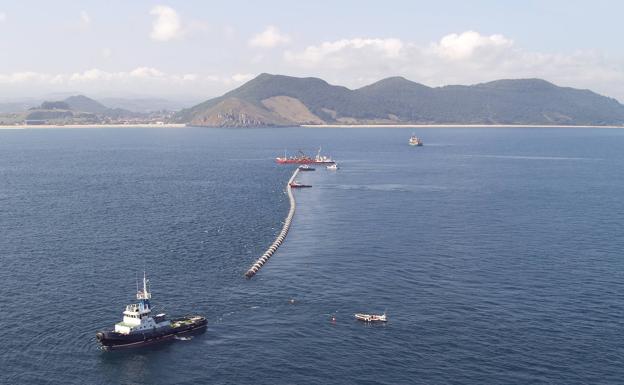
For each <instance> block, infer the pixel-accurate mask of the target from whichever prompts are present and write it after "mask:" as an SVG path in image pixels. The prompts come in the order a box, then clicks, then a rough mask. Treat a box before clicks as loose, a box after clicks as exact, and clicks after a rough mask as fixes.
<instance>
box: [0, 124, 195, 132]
mask: <svg viewBox="0 0 624 385" xmlns="http://www.w3.org/2000/svg"><path fill="white" fill-rule="evenodd" d="M138 127H150V128H151V127H168V128H173V127H176V128H178V127H186V125H185V124H181V123H167V124H149V123H145V124H65V125H57V124H19V125H11V126H2V125H0V130H26V129H30V128H43V129H49V128H138Z"/></svg>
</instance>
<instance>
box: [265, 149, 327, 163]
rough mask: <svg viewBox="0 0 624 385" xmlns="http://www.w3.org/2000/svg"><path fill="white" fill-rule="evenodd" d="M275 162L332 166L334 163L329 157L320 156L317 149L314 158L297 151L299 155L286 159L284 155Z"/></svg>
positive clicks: (319, 151)
mask: <svg viewBox="0 0 624 385" xmlns="http://www.w3.org/2000/svg"><path fill="white" fill-rule="evenodd" d="M275 161H276V162H277V163H279V164H332V163H336V162H334V161H333V160H332V159H331V158H330V157H328V156H324V155H321V149H320V148H319V150H318V152H317V153H316V156H315V157H314V158H312V157H311V156H308V155H306V154H304V153H303V152H302V151H299V155H296V156H290V157H287V156H286V154H285V153H284V157H283V158H281V157H277V158H275Z"/></svg>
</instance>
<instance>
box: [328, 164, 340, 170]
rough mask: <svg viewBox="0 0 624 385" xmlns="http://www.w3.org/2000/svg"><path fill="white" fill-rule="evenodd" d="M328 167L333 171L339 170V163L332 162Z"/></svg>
mask: <svg viewBox="0 0 624 385" xmlns="http://www.w3.org/2000/svg"><path fill="white" fill-rule="evenodd" d="M327 169H328V170H332V171H335V170H338V164H337V163H334V164H330V165H329V166H327Z"/></svg>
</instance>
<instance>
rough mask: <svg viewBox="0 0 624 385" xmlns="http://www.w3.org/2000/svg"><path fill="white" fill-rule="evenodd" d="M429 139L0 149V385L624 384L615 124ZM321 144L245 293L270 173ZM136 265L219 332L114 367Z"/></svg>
mask: <svg viewBox="0 0 624 385" xmlns="http://www.w3.org/2000/svg"><path fill="white" fill-rule="evenodd" d="M417 134H418V135H419V136H421V137H423V139H424V141H425V146H424V147H422V148H414V147H410V146H408V145H407V139H408V138H409V136H410V135H411V130H406V129H399V128H383V129H305V128H283V129H236V130H228V129H202V128H176V129H171V128H162V129H160V128H156V129H155V128H128V129H112V128H108V129H50V130H48V129H29V130H2V131H0V230H1V236H0V266H1V268H0V330H1V331H2V333H1V335H2V337H1V340H0V341H1V343H2V348H1V349H0V383H2V384H200V383H210V384H252V383H253V384H529V383H536V384H537V383H550V384H587V383H592V384H596V383H601V384H607V383H613V384H617V383H622V381H623V380H622V379H623V378H624V365H623V363H624V362H623V361H624V337H623V335H624V334H623V333H622V330H623V327H624V321H623V316H624V302H623V300H622V293H623V290H624V287H623V285H624V258H623V249H624V235H623V234H622V229H623V226H622V224H623V223H624V203H623V200H622V196H623V193H624V151H623V149H624V130H617V129H580V128H579V129H555V128H543V129H534V128H526V129H523V128H507V129H493V128H483V129H472V128H471V129H468V128H443V129H422V130H418V132H417ZM319 145H322V146H323V150H324V152H325V153H327V154H329V155H331V156H333V157H334V158H336V159H337V160H338V161H339V165H340V166H341V169H340V170H338V171H337V172H330V171H328V170H325V169H323V168H320V167H319V168H317V171H316V172H309V173H304V174H301V175H300V178H299V179H300V180H301V181H302V182H308V183H310V184H312V185H313V186H314V187H313V188H312V189H306V190H304V191H296V199H297V213H296V214H295V220H294V222H293V226H292V228H291V232H290V233H289V235H288V237H287V240H286V242H285V243H284V245H283V246H282V247H281V248H280V249H279V251H278V252H277V253H276V254H275V255H274V256H273V257H272V258H271V260H270V261H269V263H268V264H266V265H265V266H264V268H263V269H262V270H261V271H260V273H259V274H258V275H256V277H254V278H253V279H252V280H246V279H244V277H243V274H244V272H245V271H246V270H247V268H248V267H249V266H250V265H251V264H252V263H253V262H254V261H255V259H256V258H258V257H259V256H260V255H261V254H262V253H263V252H264V250H265V248H266V247H267V246H268V245H270V243H271V242H272V241H273V238H274V237H275V235H276V234H277V233H278V232H279V230H280V228H281V222H282V221H283V219H284V217H285V215H286V213H287V211H288V199H287V196H286V195H285V194H284V185H285V183H286V181H287V180H288V178H289V176H290V174H291V172H292V166H279V165H276V164H275V163H274V161H273V158H274V157H275V156H276V155H279V154H282V153H283V151H284V149H288V150H290V152H294V151H295V150H297V149H304V150H306V151H307V152H312V153H313V152H314V151H315V150H316V148H317V147H318V146H319ZM143 269H146V270H147V273H148V275H149V277H150V279H151V283H152V289H153V303H154V305H155V306H156V307H157V308H158V309H160V310H164V311H166V312H167V313H169V314H172V315H176V314H186V313H200V314H205V315H206V316H207V318H208V320H209V328H208V330H207V332H206V333H205V334H203V335H201V336H197V337H195V338H193V339H191V340H189V341H173V342H171V343H166V344H163V345H160V346H156V347H151V348H145V349H139V350H132V351H124V352H103V351H100V350H99V349H98V347H97V344H96V341H95V332H96V331H97V330H98V329H101V328H105V327H111V326H112V325H113V324H114V323H115V322H117V321H119V320H120V319H121V312H122V310H123V308H124V306H125V304H127V303H131V302H132V301H133V294H134V290H135V276H136V274H137V273H138V274H141V273H142V271H143ZM291 298H294V299H296V303H295V304H290V303H289V300H290V299H291ZM384 310H385V311H387V313H388V317H389V319H390V321H389V322H388V323H387V324H386V325H374V326H373V325H365V324H362V323H358V322H357V321H355V320H354V319H353V313H355V312H383V311H384ZM330 314H335V315H336V323H335V324H334V323H331V322H330Z"/></svg>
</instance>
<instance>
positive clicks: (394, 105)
mask: <svg viewBox="0 0 624 385" xmlns="http://www.w3.org/2000/svg"><path fill="white" fill-rule="evenodd" d="M175 119H176V120H177V121H179V122H184V123H188V124H191V125H200V126H232V127H237V126H243V127H245V126H288V125H298V124H322V123H329V124H332V123H334V124H335V123H344V124H373V123H374V124H537V125H548V124H569V125H622V124H624V106H623V105H622V104H620V103H618V102H617V101H616V100H615V99H612V98H608V97H605V96H601V95H598V94H596V93H594V92H592V91H589V90H579V89H574V88H568V87H559V86H556V85H554V84H552V83H549V82H547V81H545V80H541V79H514V80H497V81H493V82H489V83H481V84H476V85H470V86H444V87H435V88H432V87H427V86H425V85H422V84H419V83H415V82H412V81H410V80H407V79H405V78H402V77H391V78H387V79H383V80H380V81H378V82H376V83H373V84H371V85H368V86H365V87H362V88H359V89H355V90H351V89H348V88H346V87H341V86H334V85H331V84H328V83H327V82H325V81H324V80H321V79H318V78H296V77H289V76H283V75H270V74H261V75H259V76H258V77H256V78H255V79H252V80H250V81H249V82H247V83H245V84H243V85H242V86H240V87H239V88H236V89H234V90H232V91H230V92H228V93H226V94H224V95H223V96H220V97H218V98H214V99H210V100H207V101H205V102H203V103H200V104H198V105H196V106H194V107H191V108H188V109H184V110H182V111H180V112H179V113H178V114H177V115H176V116H175Z"/></svg>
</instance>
